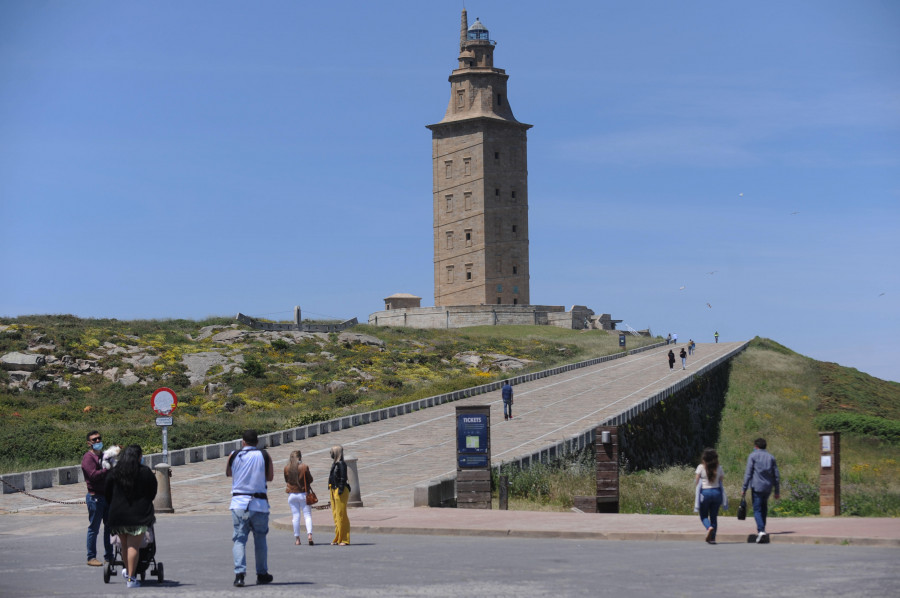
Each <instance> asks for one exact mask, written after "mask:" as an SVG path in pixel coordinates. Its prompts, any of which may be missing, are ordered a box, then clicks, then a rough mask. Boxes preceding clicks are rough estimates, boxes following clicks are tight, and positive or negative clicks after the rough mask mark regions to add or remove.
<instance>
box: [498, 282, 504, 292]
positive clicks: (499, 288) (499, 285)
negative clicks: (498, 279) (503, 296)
mask: <svg viewBox="0 0 900 598" xmlns="http://www.w3.org/2000/svg"><path fill="white" fill-rule="evenodd" d="M497 292H498V293H502V292H503V285H502V284H498V285H497Z"/></svg>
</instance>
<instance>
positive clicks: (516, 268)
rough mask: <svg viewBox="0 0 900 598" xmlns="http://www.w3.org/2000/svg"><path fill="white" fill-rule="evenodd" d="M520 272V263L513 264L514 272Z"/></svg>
mask: <svg viewBox="0 0 900 598" xmlns="http://www.w3.org/2000/svg"><path fill="white" fill-rule="evenodd" d="M518 273H519V265H518V264H513V274H518Z"/></svg>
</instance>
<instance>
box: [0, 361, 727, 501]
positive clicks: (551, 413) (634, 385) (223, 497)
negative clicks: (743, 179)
mask: <svg viewBox="0 0 900 598" xmlns="http://www.w3.org/2000/svg"><path fill="white" fill-rule="evenodd" d="M741 344H742V343H719V344H698V345H697V350H696V352H695V353H694V355H693V356H692V357H691V358H689V360H688V368H687V369H686V370H682V369H681V367H680V366H681V362H680V360H678V363H677V364H676V369H675V370H670V369H669V365H668V363H667V361H666V355H667V353H668V350H669V349H671V348H673V347H671V346H669V347H663V348H659V349H653V350H649V351H645V352H643V353H638V354H636V355H631V356H628V357H624V358H622V359H617V360H613V361H609V362H605V363H601V364H598V365H595V366H591V367H586V368H581V369H577V370H572V371H570V372H566V373H564V374H559V375H557V376H552V377H548V378H542V379H539V380H535V381H532V382H527V383H524V384H520V385H517V386H516V387H515V405H514V416H515V417H514V418H513V419H512V420H511V421H509V422H505V421H503V406H502V400H501V397H500V392H499V391H496V392H493V393H486V394H482V395H479V396H475V397H470V398H467V399H462V400H459V401H454V402H452V403H445V404H443V405H439V406H436V407H431V408H428V409H422V410H420V411H415V412H413V413H409V414H406V415H403V416H399V417H395V418H391V419H387V420H383V421H379V422H375V423H371V424H367V425H363V426H358V427H354V428H349V429H345V430H341V431H338V432H331V433H329V434H326V435H321V436H315V437H313V438H307V439H305V440H301V441H297V442H293V443H288V444H284V445H281V446H278V447H273V448H271V449H270V452H271V454H272V457H273V459H274V460H275V464H276V476H275V482H274V483H273V484H271V485H270V496H274V497H277V496H278V495H279V493H280V492H283V490H284V481H283V478H282V476H281V472H280V470H281V468H282V467H283V465H284V464H285V463H286V462H287V458H288V456H289V455H290V452H291V451H293V450H296V449H300V450H301V451H303V457H304V461H305V462H306V463H308V464H309V466H310V469H311V471H312V474H313V476H314V477H315V480H316V481H315V482H314V483H313V488H314V489H315V490H316V492H317V493H318V494H319V496H320V498H321V499H322V500H323V502H325V501H327V489H326V488H327V477H328V470H329V468H330V465H331V463H330V459H329V456H328V452H329V449H330V447H331V446H333V445H335V444H342V445H343V446H344V447H345V453H346V454H348V455H351V456H353V457H356V458H357V459H358V468H359V478H360V489H361V491H362V500H363V503H364V505H365V506H366V507H410V506H412V504H413V489H414V487H415V486H416V485H418V484H422V483H425V482H427V481H429V480H432V479H435V478H439V477H443V476H446V475H449V474H452V473H454V472H455V471H456V464H455V458H456V454H455V450H456V446H455V434H456V428H455V417H454V416H455V410H456V407H457V406H460V405H485V404H489V405H490V407H491V422H492V425H491V443H492V459H493V463H494V464H497V463H500V462H503V461H508V460H512V459H513V458H515V457H519V456H522V455H528V454H531V453H533V452H535V451H538V450H540V449H541V448H543V447H545V446H546V445H548V444H550V443H553V442H558V441H560V440H565V439H568V438H570V437H571V436H573V435H576V434H580V433H582V432H584V431H585V430H587V429H589V428H591V427H593V426H596V425H597V424H599V423H600V422H601V421H603V420H605V419H606V418H608V417H610V416H614V415H617V414H619V413H621V412H623V411H625V410H627V409H629V408H631V407H632V406H634V405H636V404H638V403H640V402H641V401H642V400H644V399H646V398H648V397H650V396H652V395H654V394H655V393H657V392H660V391H662V390H665V389H667V388H669V387H670V386H672V385H674V384H676V383H677V382H679V381H680V380H683V379H685V378H687V377H689V376H691V375H692V373H693V372H694V371H696V370H697V369H699V368H701V367H703V366H704V365H706V364H708V363H710V362H712V361H714V360H716V359H717V358H719V357H722V356H724V355H727V354H728V353H729V352H731V351H733V350H735V349H736V348H737V347H739V346H740V345H741ZM682 346H683V345H677V346H676V347H675V349H676V354H677V352H678V351H677V349H680V348H681V347H682ZM104 436H105V437H107V438H109V439H110V440H111V441H115V435H114V431H112V430H107V431H105V433H104ZM224 469H225V460H224V459H214V460H211V461H204V462H201V463H194V464H188V465H183V466H178V467H173V468H172V503H173V507H174V508H175V511H176V513H191V512H204V511H221V510H225V509H227V508H228V501H229V495H230V488H231V487H230V480H229V479H228V478H226V477H225V475H224ZM34 494H36V495H39V496H43V497H46V498H50V499H54V500H59V501H66V500H72V501H76V500H79V499H83V497H84V485H83V484H77V485H71V486H55V487H53V488H46V489H43V490H36V491H35V492H34ZM270 502H271V506H272V509H273V514H275V515H282V514H287V513H289V512H290V511H289V509H288V507H287V501H286V500H272V501H270ZM72 508H73V507H72V506H62V505H55V504H52V503H45V502H42V501H37V500H35V499H34V498H30V497H27V496H24V495H21V494H7V495H3V496H2V497H0V512H3V511H6V512H10V511H14V510H18V511H20V512H22V511H25V512H27V511H32V512H39V511H55V510H66V511H70V510H71V509H72ZM81 508H83V507H81Z"/></svg>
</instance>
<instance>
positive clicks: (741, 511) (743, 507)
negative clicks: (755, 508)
mask: <svg viewBox="0 0 900 598" xmlns="http://www.w3.org/2000/svg"><path fill="white" fill-rule="evenodd" d="M737 518H738V521H743V520H744V519H746V518H747V499H746V498H744V497H743V496H742V497H741V504H739V505H738V510H737Z"/></svg>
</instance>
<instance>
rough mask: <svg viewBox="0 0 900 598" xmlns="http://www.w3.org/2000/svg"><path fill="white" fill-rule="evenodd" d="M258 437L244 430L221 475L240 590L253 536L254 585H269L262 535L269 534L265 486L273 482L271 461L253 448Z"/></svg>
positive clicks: (263, 452)
mask: <svg viewBox="0 0 900 598" xmlns="http://www.w3.org/2000/svg"><path fill="white" fill-rule="evenodd" d="M257 444H259V436H258V435H257V433H256V430H246V431H245V432H244V436H243V437H242V439H241V448H240V450H237V451H234V452H232V453H231V456H230V457H228V465H227V466H226V467H225V475H226V476H228V477H230V478H232V483H231V507H230V508H231V522H232V524H233V526H234V533H233V534H232V536H231V539H232V542H234V545H233V546H232V549H231V554H232V557H234V585H235V587H238V588H240V587H243V586H244V577H245V575H246V573H247V539H248V537H249V535H250V532H253V549H254V554H255V556H256V584H257V585H261V584H266V583H271V582H272V579H273V577H272V575H271V574H269V548H268V545H267V543H266V534H268V533H269V497H268V495H267V494H266V482H271V481H272V480H273V479H275V470H274V468H273V467H272V458H271V457H269V453H267V452H266V451H264V450H260V449H258V448H256V445H257Z"/></svg>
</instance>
